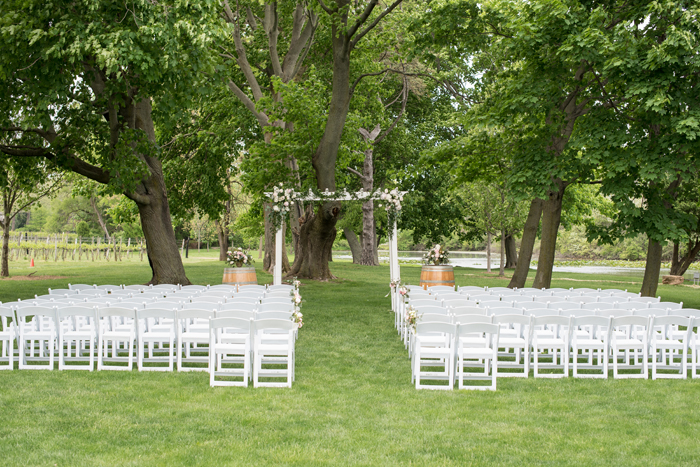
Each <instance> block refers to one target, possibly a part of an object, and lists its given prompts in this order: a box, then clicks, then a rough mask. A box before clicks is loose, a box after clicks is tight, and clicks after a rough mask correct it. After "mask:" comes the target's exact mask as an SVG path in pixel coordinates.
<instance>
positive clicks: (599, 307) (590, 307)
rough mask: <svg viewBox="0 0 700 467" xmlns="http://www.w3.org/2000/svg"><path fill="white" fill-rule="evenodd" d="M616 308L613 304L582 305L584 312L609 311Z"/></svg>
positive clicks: (594, 303)
mask: <svg viewBox="0 0 700 467" xmlns="http://www.w3.org/2000/svg"><path fill="white" fill-rule="evenodd" d="M612 308H615V304H613V303H598V302H592V303H582V304H581V309H582V310H588V311H592V312H593V311H596V310H608V309H612Z"/></svg>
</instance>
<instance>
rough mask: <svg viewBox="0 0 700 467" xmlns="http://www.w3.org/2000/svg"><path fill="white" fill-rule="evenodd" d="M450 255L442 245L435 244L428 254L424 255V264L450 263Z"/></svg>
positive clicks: (438, 264)
mask: <svg viewBox="0 0 700 467" xmlns="http://www.w3.org/2000/svg"><path fill="white" fill-rule="evenodd" d="M449 255H450V252H449V251H447V250H446V249H444V248H443V247H441V246H440V245H439V244H438V245H435V246H434V247H433V248H431V249H430V250H429V251H428V252H427V253H426V254H424V255H423V264H426V265H435V266H440V265H442V264H449V263H450V259H449Z"/></svg>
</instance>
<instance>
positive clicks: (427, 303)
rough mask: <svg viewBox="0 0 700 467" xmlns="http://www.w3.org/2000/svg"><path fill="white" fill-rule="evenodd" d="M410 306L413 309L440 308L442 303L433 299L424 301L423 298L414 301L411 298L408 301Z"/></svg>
mask: <svg viewBox="0 0 700 467" xmlns="http://www.w3.org/2000/svg"><path fill="white" fill-rule="evenodd" d="M408 305H409V306H412V307H417V306H440V302H439V301H437V300H435V299H432V298H430V299H423V298H419V299H413V298H410V299H409V300H408Z"/></svg>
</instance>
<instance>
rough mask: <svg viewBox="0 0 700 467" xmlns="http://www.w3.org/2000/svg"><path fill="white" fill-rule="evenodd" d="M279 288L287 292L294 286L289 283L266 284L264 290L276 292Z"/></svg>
mask: <svg viewBox="0 0 700 467" xmlns="http://www.w3.org/2000/svg"><path fill="white" fill-rule="evenodd" d="M280 290H284V291H286V292H287V293H289V292H290V291H292V290H294V286H293V285H290V284H277V285H268V286H267V290H266V292H278V291H280Z"/></svg>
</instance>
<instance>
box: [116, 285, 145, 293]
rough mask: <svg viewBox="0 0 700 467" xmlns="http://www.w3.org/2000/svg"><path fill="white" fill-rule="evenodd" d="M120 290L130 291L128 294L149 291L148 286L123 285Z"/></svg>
mask: <svg viewBox="0 0 700 467" xmlns="http://www.w3.org/2000/svg"><path fill="white" fill-rule="evenodd" d="M122 288H123V289H124V290H127V291H130V292H143V291H145V290H148V289H150V286H148V285H125V286H124V287H122Z"/></svg>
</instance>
